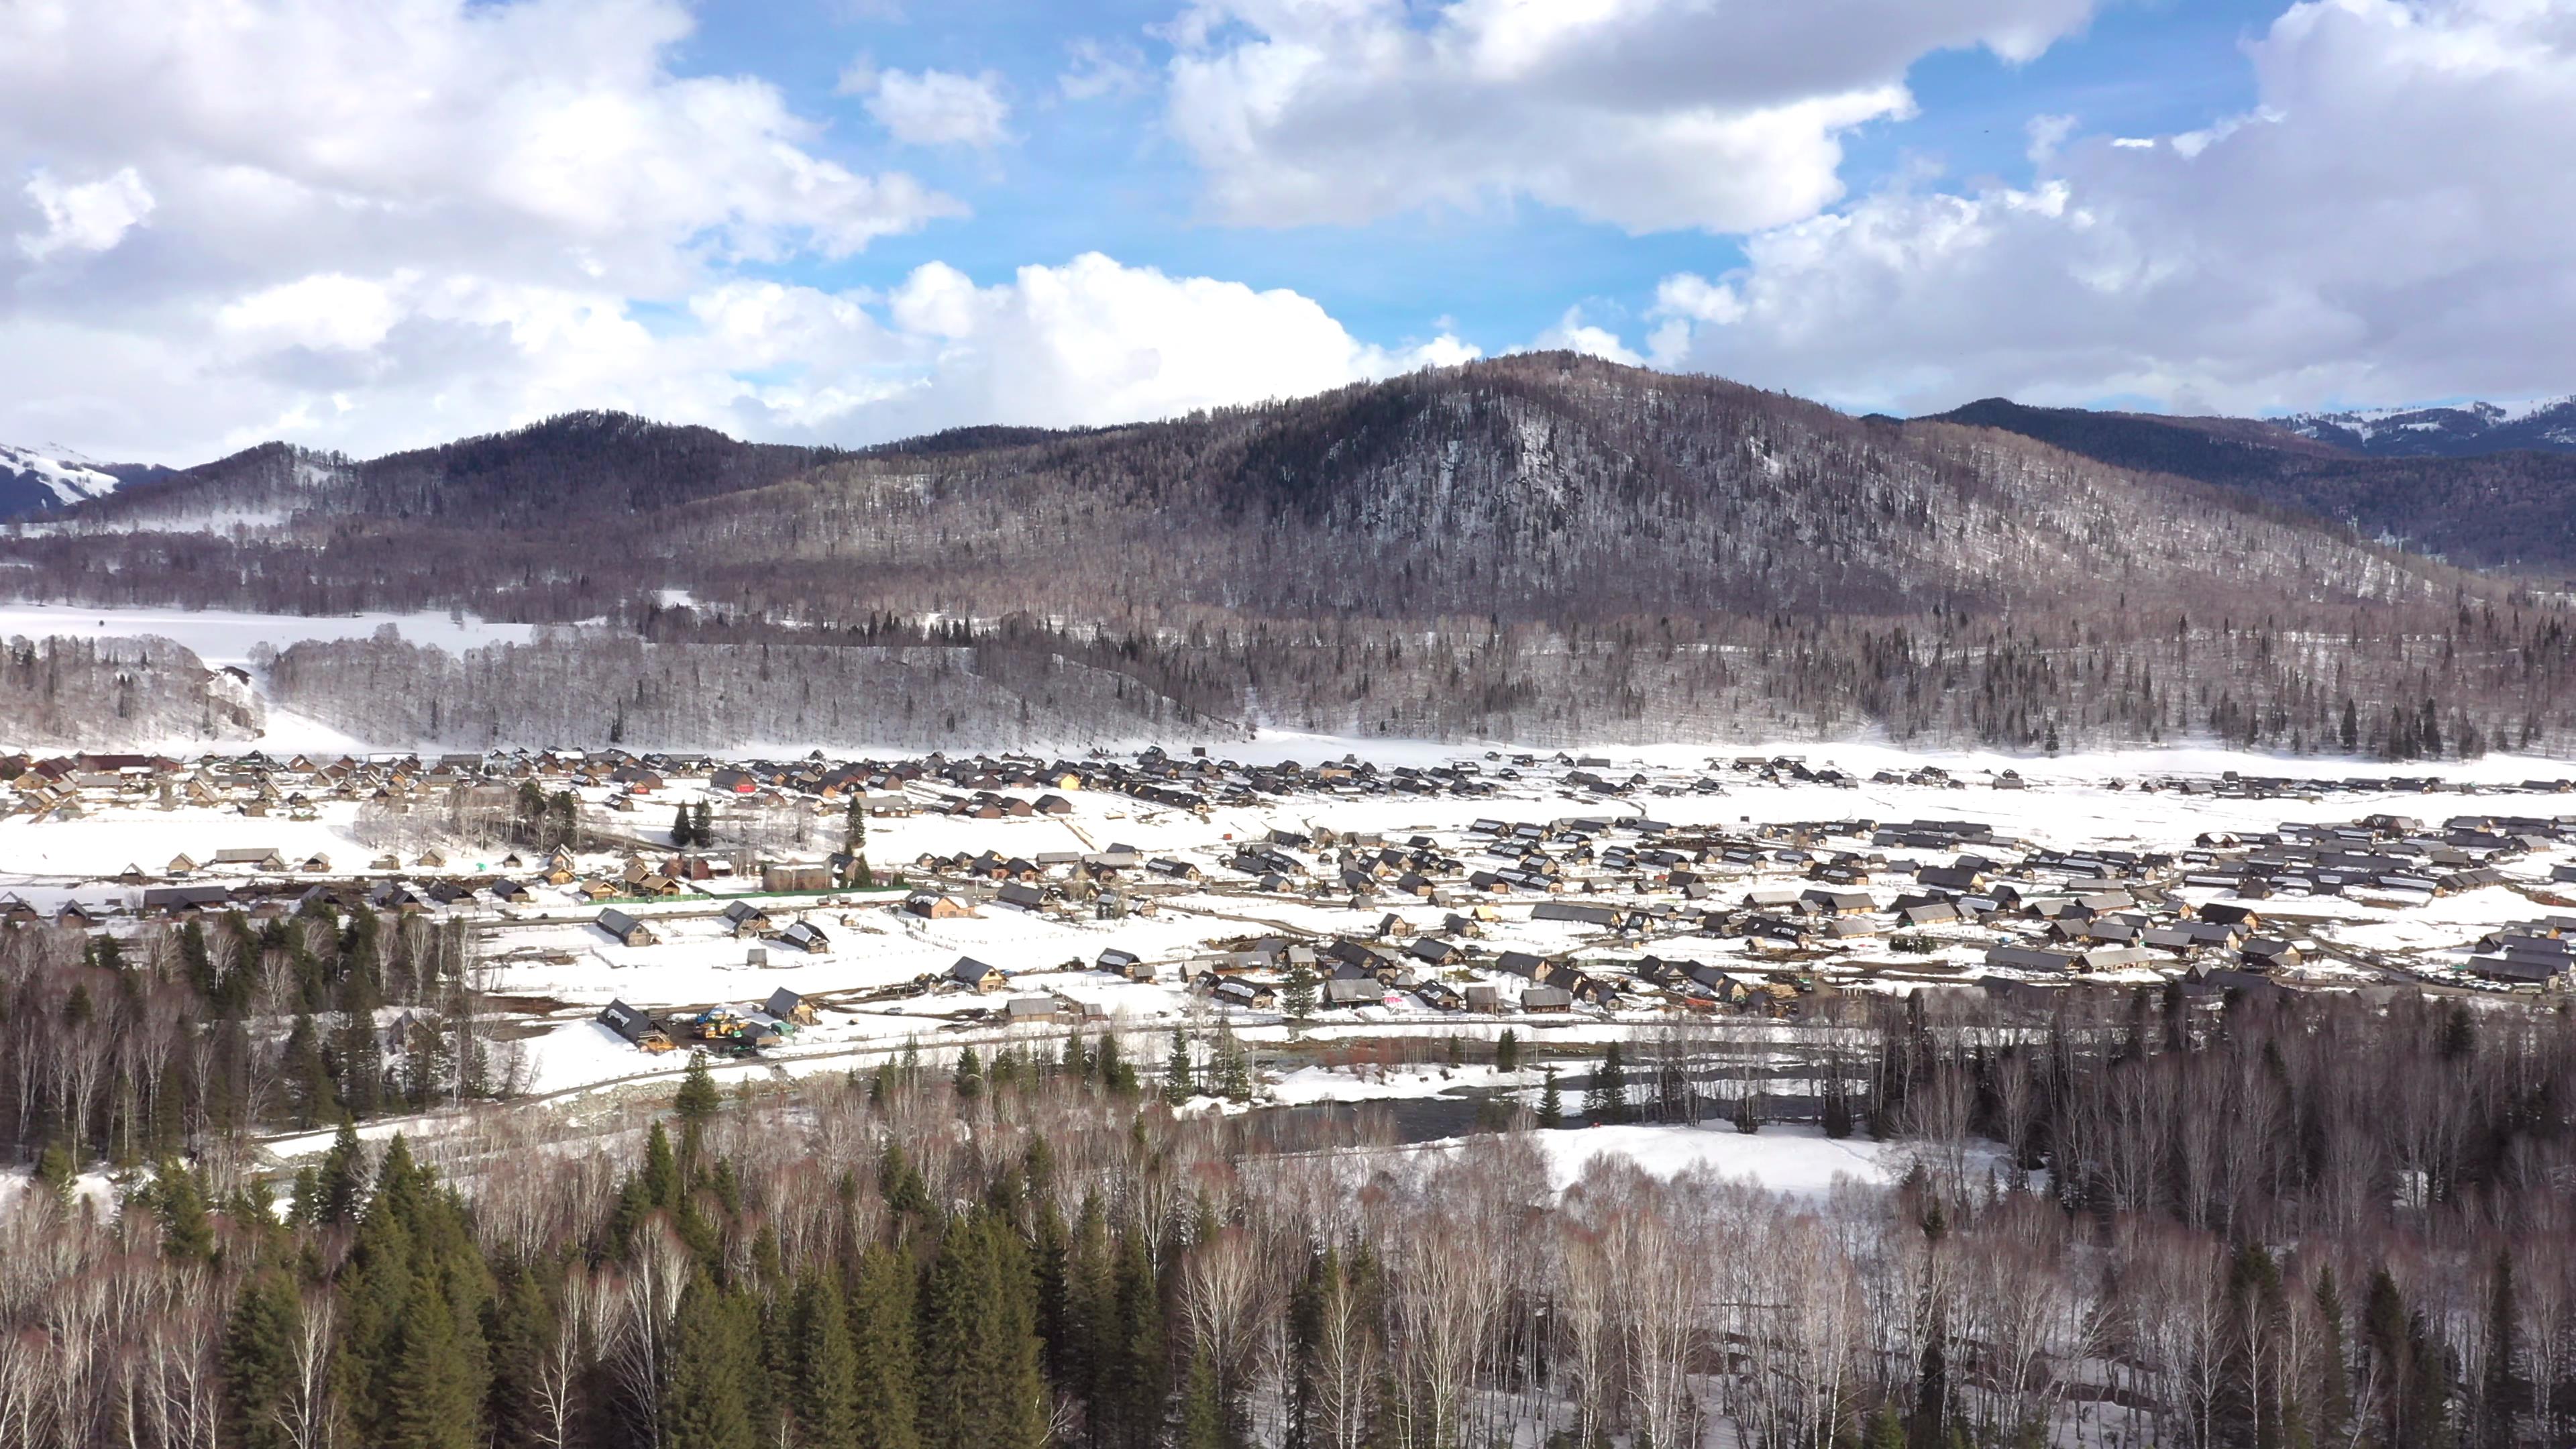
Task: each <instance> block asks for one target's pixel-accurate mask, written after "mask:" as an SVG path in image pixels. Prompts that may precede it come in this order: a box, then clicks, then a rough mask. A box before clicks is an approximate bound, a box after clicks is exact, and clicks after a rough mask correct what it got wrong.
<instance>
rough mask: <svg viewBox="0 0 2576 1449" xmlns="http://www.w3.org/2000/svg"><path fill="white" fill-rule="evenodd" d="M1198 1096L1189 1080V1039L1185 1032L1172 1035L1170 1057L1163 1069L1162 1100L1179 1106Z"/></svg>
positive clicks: (1196, 1089)
mask: <svg viewBox="0 0 2576 1449" xmlns="http://www.w3.org/2000/svg"><path fill="white" fill-rule="evenodd" d="M1197 1095H1198V1088H1197V1086H1196V1085H1195V1084H1194V1083H1193V1081H1192V1080H1191V1072H1190V1038H1189V1034H1188V1033H1187V1032H1181V1031H1175V1032H1173V1033H1172V1055H1171V1058H1170V1060H1169V1061H1168V1062H1167V1063H1166V1064H1165V1066H1164V1068H1163V1100H1164V1101H1166V1102H1169V1103H1171V1104H1172V1105H1173V1106H1175V1107H1177V1106H1180V1105H1181V1104H1182V1103H1184V1102H1187V1101H1188V1100H1189V1099H1190V1098H1192V1097H1195V1096H1197Z"/></svg>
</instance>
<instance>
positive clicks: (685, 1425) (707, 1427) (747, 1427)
mask: <svg viewBox="0 0 2576 1449" xmlns="http://www.w3.org/2000/svg"><path fill="white" fill-rule="evenodd" d="M741 1326H742V1325H741V1324H740V1322H739V1320H738V1316H737V1315H736V1314H735V1312H734V1311H733V1305H732V1304H731V1303H730V1302H729V1301H728V1295H726V1294H725V1293H724V1292H723V1290H721V1289H719V1288H717V1287H716V1285H715V1281H714V1280H713V1279H711V1278H709V1277H708V1276H707V1275H706V1273H705V1271H704V1270H703V1269H702V1270H700V1271H699V1273H698V1276H697V1278H696V1280H695V1281H693V1282H692V1283H691V1284H690V1285H689V1287H688V1290H687V1291H686V1292H684V1293H682V1294H681V1295H680V1311H679V1314H678V1316H677V1317H676V1318H675V1319H674V1320H673V1322H672V1325H671V1361H670V1377H669V1381H668V1383H667V1384H666V1385H665V1387H664V1389H663V1391H662V1432H663V1435H664V1437H665V1439H666V1441H667V1442H669V1443H670V1444H672V1445H675V1446H677V1445H687V1446H689V1449H759V1444H760V1438H759V1436H758V1435H757V1434H756V1433H755V1432H754V1431H753V1428H752V1417H751V1409H752V1402H753V1401H752V1399H751V1398H750V1396H749V1394H748V1393H747V1389H748V1387H749V1380H750V1379H751V1377H752V1369H753V1364H752V1363H751V1357H752V1355H751V1352H750V1344H749V1342H747V1341H746V1340H745V1339H744V1338H743V1337H742V1335H741V1333H740V1331H739V1330H740V1328H741Z"/></svg>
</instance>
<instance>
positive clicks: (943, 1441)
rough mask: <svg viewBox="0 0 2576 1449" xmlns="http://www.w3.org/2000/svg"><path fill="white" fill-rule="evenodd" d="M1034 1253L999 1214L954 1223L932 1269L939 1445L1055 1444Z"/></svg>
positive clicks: (928, 1357) (931, 1395)
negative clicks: (1050, 1433)
mask: <svg viewBox="0 0 2576 1449" xmlns="http://www.w3.org/2000/svg"><path fill="white" fill-rule="evenodd" d="M1032 1299H1033V1286H1032V1282H1031V1279H1030V1276H1029V1271H1028V1259H1027V1255H1026V1254H1025V1252H1023V1251H1022V1248H1021V1244H1020V1241H1019V1238H1018V1236H1017V1235H1016V1234H1014V1233H1013V1232H1012V1231H1011V1229H1010V1226H1009V1224H1008V1223H1007V1222H1005V1221H1003V1220H1002V1219H1001V1218H1000V1217H998V1216H997V1215H994V1214H992V1213H990V1212H976V1213H969V1214H966V1215H964V1216H962V1217H959V1218H957V1219H955V1220H954V1221H952V1222H951V1223H950V1224H949V1227H948V1231H947V1233H946V1234H945V1235H944V1236H943V1237H942V1238H941V1241H940V1246H939V1256H938V1259H937V1261H936V1262H935V1263H934V1264H933V1265H932V1267H931V1273H930V1301H929V1305H928V1312H927V1314H926V1316H925V1320H924V1322H925V1329H926V1336H925V1340H924V1363H923V1373H922V1384H923V1392H922V1394H921V1410H922V1415H921V1437H922V1442H923V1444H925V1445H927V1446H929V1449H1039V1446H1040V1445H1042V1444H1043V1443H1044V1442H1045V1440H1046V1433H1047V1422H1048V1417H1047V1405H1046V1384H1045V1377H1044V1374H1043V1372H1042V1371H1041V1369H1040V1356H1041V1350H1040V1345H1039V1343H1038V1338H1037V1332H1036V1309H1035V1304H1034V1302H1033V1301H1032Z"/></svg>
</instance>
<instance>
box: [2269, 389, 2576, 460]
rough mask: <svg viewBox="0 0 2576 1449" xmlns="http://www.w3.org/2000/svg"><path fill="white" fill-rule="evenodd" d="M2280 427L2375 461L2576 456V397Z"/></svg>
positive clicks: (2332, 417)
mask: <svg viewBox="0 0 2576 1449" xmlns="http://www.w3.org/2000/svg"><path fill="white" fill-rule="evenodd" d="M2280 425H2281V426H2282V427H2284V428H2286V429H2288V430H2289V431H2291V432H2294V433H2297V434H2299V435H2300V436H2302V437H2309V438H2315V439H2317V440H2319V441H2321V442H2327V443H2332V444H2334V445H2335V446H2337V447H2339V448H2346V449H2349V450H2351V451H2353V452H2356V453H2363V454H2367V455H2369V456H2370V457H2373V458H2465V457H2474V456H2476V455H2478V454H2482V453H2504V452H2514V451H2518V450H2525V449H2528V450H2532V451H2538V452H2557V453H2576V397H2562V398H2555V399H2551V400H2548V401H2543V402H2533V403H2520V404H2515V405H2512V406H2500V405H2498V404H2495V403H2491V402H2467V403H2460V404H2457V405H2455V406H2444V407H2426V408H2377V409H2371V410H2368V411H2359V412H2332V413H2301V414H2299V415H2297V416H2295V417H2287V418H2283V419H2281V421H2280Z"/></svg>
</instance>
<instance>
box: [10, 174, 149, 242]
mask: <svg viewBox="0 0 2576 1449" xmlns="http://www.w3.org/2000/svg"><path fill="white" fill-rule="evenodd" d="M27 199H28V200H30V201H32V202H34V203H35V204H36V209H37V210H38V211H40V212H42V213H43V214H44V218H45V229H44V230H43V231H40V232H20V233H19V234H18V250H20V251H22V252H24V253H26V255H27V256H28V258H29V259H30V260H33V261H39V262H41V261H43V260H45V259H46V258H47V257H50V256H52V255H54V254H55V253H56V252H62V251H75V252H103V251H106V250H107V249H108V248H110V247H113V246H115V245H116V244H117V243H118V242H120V241H123V240H124V239H125V234H126V233H127V232H128V231H130V230H132V229H133V228H135V227H138V226H141V225H142V224H143V222H144V220H145V218H147V217H149V216H151V215H152V206H153V201H152V189H151V188H150V187H148V186H145V185H144V184H143V178H142V177H141V176H140V175H138V174H136V172H135V170H134V168H133V167H131V166H127V167H124V168H122V169H120V170H118V171H117V172H116V174H115V175H113V176H108V177H105V178H103V179H101V180H97V181H89V182H83V183H81V184H79V185H76V186H66V185H64V184H63V183H62V182H61V181H59V180H57V179H55V177H54V174H53V173H52V172H50V171H47V170H45V169H44V168H42V167H38V168H37V170H36V174H35V175H34V176H32V177H29V178H28V180H27Z"/></svg>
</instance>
